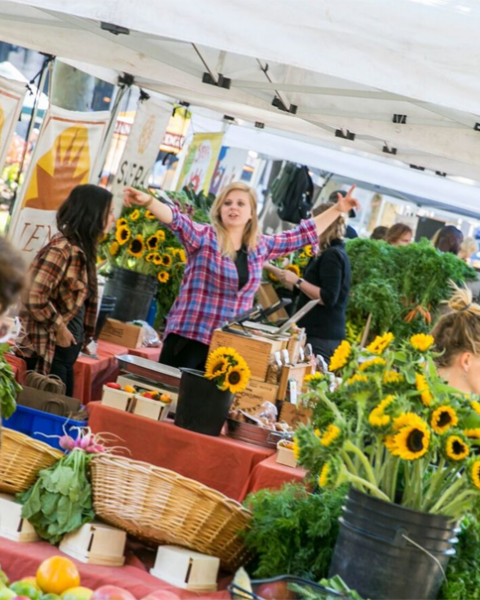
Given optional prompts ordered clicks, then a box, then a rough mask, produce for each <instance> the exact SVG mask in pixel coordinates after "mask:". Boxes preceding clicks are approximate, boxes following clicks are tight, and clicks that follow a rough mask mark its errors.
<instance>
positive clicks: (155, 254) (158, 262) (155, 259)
mask: <svg viewBox="0 0 480 600" xmlns="http://www.w3.org/2000/svg"><path fill="white" fill-rule="evenodd" d="M152 260H153V264H154V265H157V267H158V266H160V265H161V264H163V260H162V255H161V254H159V253H158V252H153V259H152Z"/></svg>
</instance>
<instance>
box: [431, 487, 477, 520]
mask: <svg viewBox="0 0 480 600" xmlns="http://www.w3.org/2000/svg"><path fill="white" fill-rule="evenodd" d="M476 495H477V493H476V492H475V491H473V490H465V491H464V492H462V493H461V494H459V495H458V496H457V497H456V498H455V499H454V500H452V501H451V502H449V503H448V504H447V505H445V506H444V507H443V508H442V509H441V511H440V513H441V514H443V515H447V516H449V515H450V514H451V513H452V512H453V513H455V512H456V511H457V510H458V508H459V507H460V506H462V505H463V504H464V502H465V500H466V499H467V498H469V497H470V496H476Z"/></svg>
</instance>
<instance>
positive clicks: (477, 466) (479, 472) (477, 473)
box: [469, 459, 480, 490]
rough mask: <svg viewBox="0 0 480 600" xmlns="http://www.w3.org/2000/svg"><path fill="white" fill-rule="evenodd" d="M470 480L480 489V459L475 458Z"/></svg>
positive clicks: (470, 470)
mask: <svg viewBox="0 0 480 600" xmlns="http://www.w3.org/2000/svg"><path fill="white" fill-rule="evenodd" d="M469 475H470V480H471V482H472V483H473V485H474V486H475V487H476V488H478V489H479V490H480V459H477V460H474V461H473V462H472V464H471V465H470V469H469Z"/></svg>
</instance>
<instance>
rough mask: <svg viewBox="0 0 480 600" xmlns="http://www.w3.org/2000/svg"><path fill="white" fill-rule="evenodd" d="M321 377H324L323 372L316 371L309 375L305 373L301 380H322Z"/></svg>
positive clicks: (310, 381) (313, 381) (305, 381)
mask: <svg viewBox="0 0 480 600" xmlns="http://www.w3.org/2000/svg"><path fill="white" fill-rule="evenodd" d="M322 379H325V375H324V374H323V373H319V372H318V371H317V372H316V373H312V374H310V375H305V377H304V378H303V382H304V383H315V382H317V381H322Z"/></svg>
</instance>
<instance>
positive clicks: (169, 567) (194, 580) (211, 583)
mask: <svg viewBox="0 0 480 600" xmlns="http://www.w3.org/2000/svg"><path fill="white" fill-rule="evenodd" d="M219 568H220V560H219V559H218V558H216V557H215V556H207V555H206V554H200V552H195V551H193V550H188V549H187V548H179V547H178V546H159V548H158V550H157V557H156V560H155V566H154V567H153V569H150V574H151V575H153V576H154V577H158V578H159V579H161V580H162V581H166V582H167V583H169V584H171V585H174V586H175V587H177V588H181V589H183V590H189V591H191V592H198V593H202V592H203V593H208V592H216V591H217V577H218V570H219Z"/></svg>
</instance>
